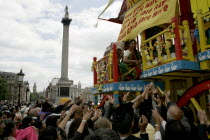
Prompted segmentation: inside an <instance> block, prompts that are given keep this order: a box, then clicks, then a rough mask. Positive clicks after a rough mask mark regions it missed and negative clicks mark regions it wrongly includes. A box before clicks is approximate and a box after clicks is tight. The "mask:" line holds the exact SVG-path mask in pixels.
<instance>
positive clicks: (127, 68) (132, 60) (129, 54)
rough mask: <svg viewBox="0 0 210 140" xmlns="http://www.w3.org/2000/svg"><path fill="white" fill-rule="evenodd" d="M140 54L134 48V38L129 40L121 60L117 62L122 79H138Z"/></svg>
mask: <svg viewBox="0 0 210 140" xmlns="http://www.w3.org/2000/svg"><path fill="white" fill-rule="evenodd" d="M140 63H141V54H140V52H139V51H137V50H136V40H134V39H132V40H130V41H129V49H128V50H126V51H125V53H124V55H123V61H122V62H121V63H120V64H119V67H120V72H121V74H122V80H123V81H129V80H138V79H139V78H140V75H141V72H142V71H141V68H140Z"/></svg>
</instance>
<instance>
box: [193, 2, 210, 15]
mask: <svg viewBox="0 0 210 140" xmlns="http://www.w3.org/2000/svg"><path fill="white" fill-rule="evenodd" d="M190 3H191V9H192V12H193V13H194V15H193V17H194V18H196V13H197V10H198V9H202V12H203V13H206V12H208V11H209V7H210V0H190Z"/></svg>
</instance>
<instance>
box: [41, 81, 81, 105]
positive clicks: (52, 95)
mask: <svg viewBox="0 0 210 140" xmlns="http://www.w3.org/2000/svg"><path fill="white" fill-rule="evenodd" d="M59 79H60V78H53V79H52V81H51V82H50V84H49V86H48V87H47V88H46V93H45V97H46V98H48V100H49V101H51V102H53V103H56V102H58V101H59V100H58V98H66V97H65V96H64V97H62V96H60V95H59V92H58V90H59V85H58V82H59ZM69 81H70V83H71V85H70V87H69V91H70V96H69V97H68V98H70V99H74V98H75V97H78V96H80V93H81V91H82V89H81V83H80V82H79V83H78V85H74V82H73V80H69Z"/></svg>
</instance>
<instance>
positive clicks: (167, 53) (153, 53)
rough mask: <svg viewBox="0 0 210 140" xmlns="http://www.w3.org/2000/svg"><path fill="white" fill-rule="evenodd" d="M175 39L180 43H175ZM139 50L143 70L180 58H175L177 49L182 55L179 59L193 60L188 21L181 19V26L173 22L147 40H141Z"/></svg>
mask: <svg viewBox="0 0 210 140" xmlns="http://www.w3.org/2000/svg"><path fill="white" fill-rule="evenodd" d="M176 26H177V28H176ZM175 30H178V32H175ZM177 33H178V34H177ZM176 40H178V42H180V43H179V44H176V43H177V41H176ZM141 50H142V59H143V70H147V69H150V68H153V67H156V66H157V65H160V64H165V63H169V62H171V61H175V60H180V59H177V55H178V53H177V51H179V54H180V53H181V55H182V57H181V60H182V59H184V60H189V61H194V56H193V50H192V41H191V37H190V30H189V25H188V21H183V23H182V26H178V24H175V23H174V22H173V23H172V24H171V25H170V26H169V27H168V28H167V29H165V30H163V31H162V32H160V33H158V34H156V35H154V36H152V37H150V38H149V39H147V40H143V41H142V42H141Z"/></svg>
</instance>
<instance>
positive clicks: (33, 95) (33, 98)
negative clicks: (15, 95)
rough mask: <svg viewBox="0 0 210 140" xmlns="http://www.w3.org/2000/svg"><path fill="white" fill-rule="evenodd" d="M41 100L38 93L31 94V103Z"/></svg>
mask: <svg viewBox="0 0 210 140" xmlns="http://www.w3.org/2000/svg"><path fill="white" fill-rule="evenodd" d="M38 99H39V94H38V93H31V94H30V101H31V102H36V101H37V100H38Z"/></svg>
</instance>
